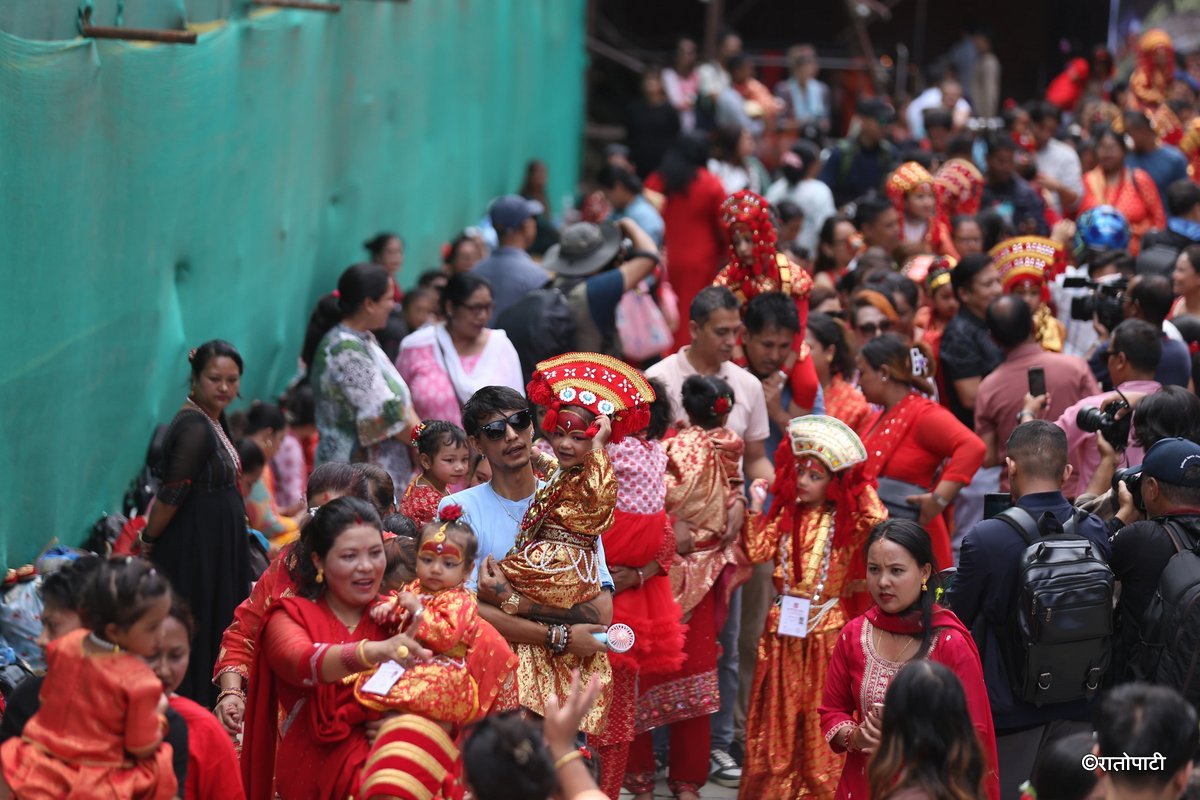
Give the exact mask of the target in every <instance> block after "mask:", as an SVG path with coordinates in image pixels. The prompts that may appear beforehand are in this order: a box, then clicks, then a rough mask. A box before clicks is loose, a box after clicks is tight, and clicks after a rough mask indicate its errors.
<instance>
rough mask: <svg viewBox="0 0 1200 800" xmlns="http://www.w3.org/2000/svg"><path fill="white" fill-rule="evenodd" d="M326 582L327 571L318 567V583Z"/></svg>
mask: <svg viewBox="0 0 1200 800" xmlns="http://www.w3.org/2000/svg"><path fill="white" fill-rule="evenodd" d="M324 582H325V569H324V567H317V583H324Z"/></svg>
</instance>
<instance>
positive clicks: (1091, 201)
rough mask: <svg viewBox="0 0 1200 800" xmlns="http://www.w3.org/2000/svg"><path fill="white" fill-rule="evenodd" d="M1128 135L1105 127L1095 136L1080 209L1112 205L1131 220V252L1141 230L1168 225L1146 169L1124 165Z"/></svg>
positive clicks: (1084, 180)
mask: <svg viewBox="0 0 1200 800" xmlns="http://www.w3.org/2000/svg"><path fill="white" fill-rule="evenodd" d="M1127 152H1128V148H1127V147H1126V145H1125V137H1124V136H1122V135H1120V134H1119V133H1117V132H1115V131H1114V130H1112V129H1111V128H1106V129H1105V130H1104V131H1103V132H1101V133H1100V135H1099V136H1097V137H1096V160H1097V162H1098V163H1097V164H1096V168H1095V169H1093V170H1089V171H1088V173H1087V174H1086V175H1084V176H1083V203H1082V204H1081V205H1080V206H1079V213H1081V214H1082V213H1083V212H1084V211H1087V210H1089V209H1092V208H1095V207H1096V206H1103V205H1110V206H1113V207H1114V208H1116V209H1117V211H1120V212H1121V213H1122V214H1124V215H1125V221H1126V222H1128V223H1129V233H1130V236H1129V252H1130V253H1132V254H1133V255H1135V256H1136V255H1137V254H1138V250H1139V249H1140V248H1141V242H1142V234H1144V233H1145V232H1146V231H1151V230H1162V229H1163V228H1165V227H1167V215H1166V212H1164V211H1163V205H1162V199H1161V198H1160V197H1159V195H1158V187H1157V186H1155V185H1154V179H1153V178H1151V177H1150V176H1149V175H1148V174H1147V173H1146V171H1145V170H1141V169H1137V168H1136V167H1135V168H1132V169H1131V168H1129V167H1127V166H1125V155H1126V153H1127Z"/></svg>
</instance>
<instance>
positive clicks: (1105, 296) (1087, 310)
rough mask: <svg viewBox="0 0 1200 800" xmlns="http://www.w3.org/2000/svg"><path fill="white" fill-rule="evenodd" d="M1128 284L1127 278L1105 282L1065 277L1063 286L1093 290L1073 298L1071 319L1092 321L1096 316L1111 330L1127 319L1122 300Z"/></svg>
mask: <svg viewBox="0 0 1200 800" xmlns="http://www.w3.org/2000/svg"><path fill="white" fill-rule="evenodd" d="M1128 285H1129V280H1128V279H1127V278H1118V279H1116V280H1113V281H1105V282H1100V281H1094V280H1092V279H1090V278H1080V277H1073V278H1064V279H1063V287H1064V288H1066V289H1082V288H1088V289H1091V290H1092V293H1091V294H1088V295H1084V296H1083V297H1073V298H1071V319H1078V320H1082V321H1084V322H1090V321H1091V319H1092V317H1093V316H1095V317H1096V319H1097V320H1098V321H1099V322H1100V324H1101V325H1103V326H1104V327H1105V329H1107V330H1110V331H1111V330H1112V329H1113V328H1115V327H1117V326H1118V325H1120V324H1121V321H1122V320H1124V319H1125V312H1124V311H1123V310H1122V308H1121V305H1122V302H1121V301H1122V295H1123V294H1124V293H1125V288H1126V287H1127V286H1128Z"/></svg>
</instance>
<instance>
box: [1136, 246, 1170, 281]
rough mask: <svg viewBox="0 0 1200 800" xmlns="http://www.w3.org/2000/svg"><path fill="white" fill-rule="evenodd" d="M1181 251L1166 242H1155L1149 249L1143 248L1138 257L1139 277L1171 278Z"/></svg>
mask: <svg viewBox="0 0 1200 800" xmlns="http://www.w3.org/2000/svg"><path fill="white" fill-rule="evenodd" d="M1179 253H1180V249H1179V248H1178V247H1174V246H1173V245H1170V244H1167V243H1166V242H1155V243H1154V244H1152V245H1150V246H1149V247H1143V248H1142V252H1141V253H1139V254H1138V257H1137V274H1138V275H1166V276H1167V277H1170V276H1171V271H1172V270H1174V269H1175V262H1176V261H1177V260H1178V259H1179Z"/></svg>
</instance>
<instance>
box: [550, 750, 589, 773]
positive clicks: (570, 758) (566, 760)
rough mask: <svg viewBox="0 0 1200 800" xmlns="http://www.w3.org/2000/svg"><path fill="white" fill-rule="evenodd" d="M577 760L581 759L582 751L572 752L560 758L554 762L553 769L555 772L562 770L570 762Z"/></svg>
mask: <svg viewBox="0 0 1200 800" xmlns="http://www.w3.org/2000/svg"><path fill="white" fill-rule="evenodd" d="M578 758H583V751H582V750H572V751H571V752H569V753H567V754H566V755H563V756H560V757H559V759H558V761H555V762H554V769H556V770H559V769H562V768H563V767H565V766H566V765H567V764H570V763H571V762H572V761H574V760H576V759H578Z"/></svg>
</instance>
